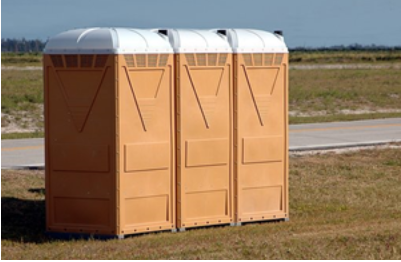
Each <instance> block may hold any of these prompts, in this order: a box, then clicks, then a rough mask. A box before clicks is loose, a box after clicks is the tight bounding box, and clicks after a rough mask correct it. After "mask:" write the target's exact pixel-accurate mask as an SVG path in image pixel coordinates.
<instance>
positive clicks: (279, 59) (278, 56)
mask: <svg viewBox="0 0 401 262" xmlns="http://www.w3.org/2000/svg"><path fill="white" fill-rule="evenodd" d="M282 62H283V54H276V57H275V59H274V64H275V65H281V63H282Z"/></svg>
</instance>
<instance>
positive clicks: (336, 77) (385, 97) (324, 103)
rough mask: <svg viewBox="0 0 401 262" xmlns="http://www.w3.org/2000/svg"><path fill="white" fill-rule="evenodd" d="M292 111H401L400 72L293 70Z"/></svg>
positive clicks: (290, 84) (387, 70)
mask: <svg viewBox="0 0 401 262" xmlns="http://www.w3.org/2000/svg"><path fill="white" fill-rule="evenodd" d="M289 88H290V91H289V94H290V97H289V101H290V102H289V103H290V110H291V111H300V112H306V113H307V112H314V111H323V110H324V111H326V112H327V113H328V114H338V112H337V111H338V110H341V109H350V110H358V109H365V108H367V109H370V110H377V109H401V103H400V100H401V77H400V70H397V69H350V70H335V69H333V70H318V69H316V70H291V71H290V83H289Z"/></svg>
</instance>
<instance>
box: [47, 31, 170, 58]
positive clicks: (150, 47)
mask: <svg viewBox="0 0 401 262" xmlns="http://www.w3.org/2000/svg"><path fill="white" fill-rule="evenodd" d="M44 53H45V54H150V53H153V54H155V53H168V54H171V53H173V49H172V47H171V45H170V43H169V41H168V40H167V39H164V38H163V37H160V35H159V34H158V33H157V32H152V31H150V30H146V29H136V28H125V27H94V28H83V29H73V30H68V31H65V32H62V33H60V34H58V35H56V36H54V37H52V38H50V39H49V41H48V42H47V44H46V47H45V50H44Z"/></svg>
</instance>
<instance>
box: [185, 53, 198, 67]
mask: <svg viewBox="0 0 401 262" xmlns="http://www.w3.org/2000/svg"><path fill="white" fill-rule="evenodd" d="M185 58H186V59H187V63H188V65H189V66H195V65H196V64H195V57H194V54H185Z"/></svg>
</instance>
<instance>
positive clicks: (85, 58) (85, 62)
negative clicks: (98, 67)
mask: <svg viewBox="0 0 401 262" xmlns="http://www.w3.org/2000/svg"><path fill="white" fill-rule="evenodd" d="M80 61H81V67H86V68H88V67H92V64H93V55H81V59H80Z"/></svg>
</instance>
